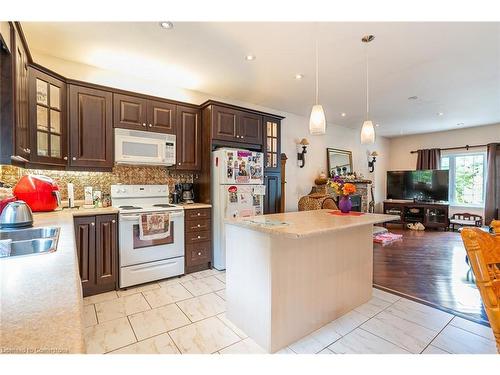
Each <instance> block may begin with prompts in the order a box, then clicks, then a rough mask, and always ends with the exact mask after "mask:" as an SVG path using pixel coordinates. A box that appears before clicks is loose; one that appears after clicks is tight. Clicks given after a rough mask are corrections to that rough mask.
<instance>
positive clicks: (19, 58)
mask: <svg viewBox="0 0 500 375" xmlns="http://www.w3.org/2000/svg"><path fill="white" fill-rule="evenodd" d="M11 33H12V34H11V47H12V52H13V63H12V69H13V74H12V77H13V86H14V97H13V100H14V116H13V117H14V150H13V151H14V153H13V154H14V155H15V156H17V157H21V158H24V159H26V161H28V160H29V159H30V154H31V146H30V131H29V118H28V93H29V91H28V81H29V75H28V51H27V50H26V48H25V47H24V44H23V42H22V40H21V36H20V33H19V30H18V28H17V27H16V26H15V25H11Z"/></svg>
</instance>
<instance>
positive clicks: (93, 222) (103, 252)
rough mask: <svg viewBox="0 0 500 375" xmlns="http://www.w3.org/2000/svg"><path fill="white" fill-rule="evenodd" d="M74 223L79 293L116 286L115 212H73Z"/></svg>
mask: <svg viewBox="0 0 500 375" xmlns="http://www.w3.org/2000/svg"><path fill="white" fill-rule="evenodd" d="M74 227H75V242H76V250H77V255H78V268H79V271H80V279H81V281H82V290H83V296H84V297H87V296H91V295H94V294H99V293H103V292H108V291H110V290H115V289H117V287H118V218H117V216H116V215H114V214H112V215H96V216H77V217H75V218H74Z"/></svg>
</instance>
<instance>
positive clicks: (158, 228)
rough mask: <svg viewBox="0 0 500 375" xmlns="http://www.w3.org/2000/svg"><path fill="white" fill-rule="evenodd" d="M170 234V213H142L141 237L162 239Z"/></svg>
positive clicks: (142, 238) (144, 238)
mask: <svg viewBox="0 0 500 375" xmlns="http://www.w3.org/2000/svg"><path fill="white" fill-rule="evenodd" d="M169 236H170V215H169V214H168V213H144V214H141V215H140V221H139V238H140V239H141V240H143V241H144V240H161V239H163V238H167V237H169Z"/></svg>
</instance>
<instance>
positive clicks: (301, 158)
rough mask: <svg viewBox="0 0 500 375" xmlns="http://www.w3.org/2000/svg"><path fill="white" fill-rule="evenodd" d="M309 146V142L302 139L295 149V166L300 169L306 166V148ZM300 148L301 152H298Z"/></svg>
mask: <svg viewBox="0 0 500 375" xmlns="http://www.w3.org/2000/svg"><path fill="white" fill-rule="evenodd" d="M308 145H309V141H308V140H307V139H306V138H302V140H301V141H300V142H299V143H298V145H297V146H298V147H297V165H298V166H299V167H300V168H304V165H305V164H306V154H307V146H308ZM300 146H302V151H300Z"/></svg>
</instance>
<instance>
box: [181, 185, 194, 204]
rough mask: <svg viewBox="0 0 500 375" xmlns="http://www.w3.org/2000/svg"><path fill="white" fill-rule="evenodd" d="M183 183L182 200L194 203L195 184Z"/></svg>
mask: <svg viewBox="0 0 500 375" xmlns="http://www.w3.org/2000/svg"><path fill="white" fill-rule="evenodd" d="M181 185H182V202H183V203H187V204H190V203H194V189H193V184H191V183H184V184H181Z"/></svg>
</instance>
